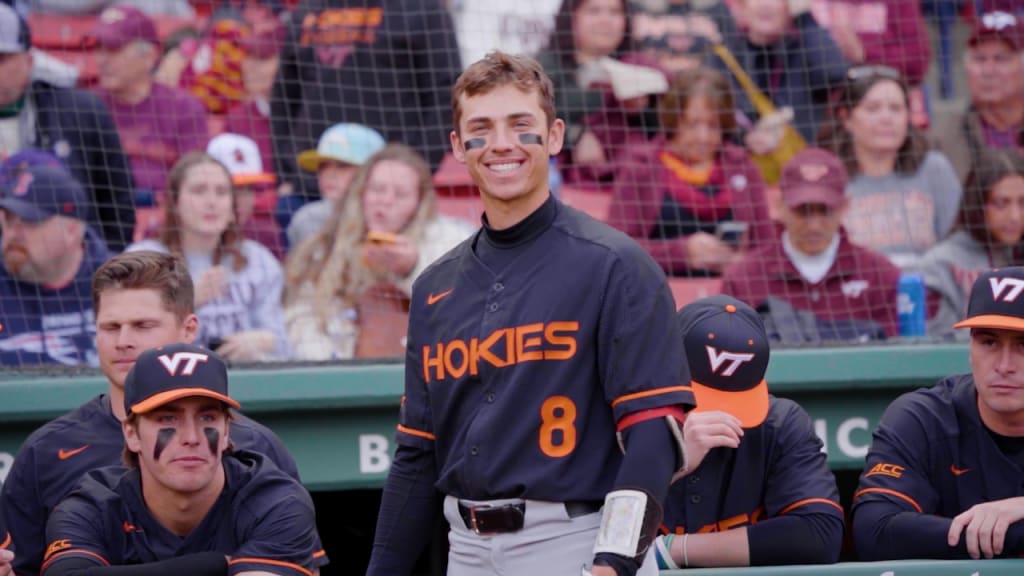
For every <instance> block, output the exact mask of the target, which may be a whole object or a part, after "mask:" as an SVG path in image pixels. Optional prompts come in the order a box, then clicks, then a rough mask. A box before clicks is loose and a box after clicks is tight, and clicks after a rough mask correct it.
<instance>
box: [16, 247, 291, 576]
mask: <svg viewBox="0 0 1024 576" xmlns="http://www.w3.org/2000/svg"><path fill="white" fill-rule="evenodd" d="M93 300H94V309H95V311H96V349H97V352H98V353H99V358H100V367H101V369H102V370H103V373H104V375H105V376H106V377H107V380H108V381H109V382H110V386H109V388H108V389H107V393H106V394H102V395H100V396H97V397H96V398H94V399H92V400H90V401H89V402H86V403H85V404H83V405H82V406H80V407H78V408H76V409H75V410H73V411H71V412H69V413H67V414H65V415H63V416H61V417H59V418H57V419H56V420H52V421H51V422H49V423H47V424H46V425H44V426H43V427H41V428H39V429H38V430H36V431H35V432H33V433H32V434H31V435H30V436H29V437H28V439H27V440H25V442H24V443H23V444H22V446H21V448H20V449H19V450H18V453H17V455H16V456H15V459H14V465H13V466H12V468H11V472H10V474H8V476H7V480H6V482H4V485H3V490H2V492H0V515H2V517H3V520H4V522H5V523H6V524H7V528H8V530H9V531H10V534H11V536H12V538H13V540H14V542H16V543H17V547H16V550H15V552H16V556H15V558H14V564H13V565H14V570H15V573H16V574H17V575H18V576H38V574H39V568H40V565H41V564H42V560H43V552H44V551H45V549H46V542H45V534H44V530H45V528H46V519H47V517H48V516H49V515H50V513H51V512H52V511H53V508H54V506H56V505H57V502H59V501H60V500H61V499H62V498H63V497H64V496H65V495H66V494H67V493H68V492H69V491H70V490H71V488H72V487H74V486H75V484H77V483H78V481H79V480H80V479H81V478H82V475H83V474H85V473H86V472H88V471H90V470H93V469H96V468H101V467H104V466H113V465H117V464H119V463H120V462H121V453H122V450H123V449H124V438H123V436H122V433H121V421H122V420H124V417H125V412H124V408H123V401H122V399H123V397H124V380H125V376H126V375H127V374H128V371H129V370H130V369H131V367H132V366H133V365H134V363H135V358H136V357H137V356H138V355H139V354H140V353H141V352H142V351H143V350H146V349H148V348H155V347H157V346H164V345H167V344H173V343H176V342H191V341H192V340H193V339H194V338H195V336H196V334H197V333H198V329H199V321H198V319H197V318H196V316H195V314H193V313H192V312H193V306H194V288H193V284H192V278H191V276H189V273H188V269H187V267H186V265H185V263H184V261H182V260H181V259H180V258H178V257H175V256H171V255H167V254H160V253H157V252H142V251H140V252H131V253H127V254H121V255H118V256H114V257H113V258H111V259H110V260H108V261H107V262H106V263H104V264H103V266H101V267H100V268H99V269H98V270H97V271H96V274H95V275H94V276H93ZM231 440H232V442H233V443H234V445H235V446H236V447H237V448H239V449H245V450H250V451H253V452H259V453H261V454H264V455H266V456H267V457H269V458H270V459H271V460H273V461H274V463H275V464H277V466H278V467H279V468H281V469H282V470H284V471H285V472H287V473H289V474H291V475H292V476H294V477H295V478H298V470H297V469H296V467H295V461H294V460H293V459H292V457H291V455H290V454H288V451H287V449H286V448H285V447H284V445H283V444H282V443H281V441H280V440H279V439H278V438H277V436H276V435H274V433H273V432H271V431H270V430H269V429H267V428H266V427H264V426H262V425H260V424H258V423H257V422H254V421H253V420H250V419H248V418H246V417H244V416H242V415H240V414H236V415H235V419H234V421H233V422H232V426H231ZM0 576H2V573H0Z"/></svg>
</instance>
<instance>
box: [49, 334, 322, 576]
mask: <svg viewBox="0 0 1024 576" xmlns="http://www.w3.org/2000/svg"><path fill="white" fill-rule="evenodd" d="M238 407H239V405H238V402H236V401H235V400H234V399H232V398H231V397H230V396H229V395H228V373H227V366H226V365H225V364H224V362H223V361H222V360H221V359H220V358H218V357H217V356H216V355H214V354H213V353H212V352H210V351H209V350H207V349H205V348H202V347H199V346H195V345H192V344H172V345H170V346H164V347H162V348H156V349H152V350H147V351H145V352H143V353H142V354H141V355H140V356H139V357H138V359H137V360H136V361H135V366H134V367H133V368H132V369H131V371H130V372H129V373H128V377H127V379H126V381H125V393H124V409H125V413H126V414H127V417H126V418H125V420H124V422H123V423H122V430H123V433H124V442H125V450H124V460H125V463H126V464H127V465H128V468H127V469H126V468H124V467H121V466H115V467H109V468H101V469H98V470H93V471H91V472H89V473H87V474H86V475H85V477H84V478H83V479H82V481H81V482H80V483H79V485H78V487H77V488H75V489H74V490H73V491H72V492H71V493H70V494H69V495H68V497H67V498H65V499H64V500H63V501H61V503H60V504H59V505H58V506H57V508H56V509H55V510H54V511H53V513H52V514H51V515H50V519H49V521H48V522H47V526H46V536H47V543H48V546H47V550H46V555H45V557H44V560H43V567H42V573H43V574H44V575H47V576H178V575H180V574H190V575H194V576H223V575H225V574H227V575H231V576H266V575H281V576H312V575H313V574H315V573H317V572H318V571H319V566H321V565H322V564H323V563H324V560H323V551H322V550H320V549H319V542H318V537H317V534H316V517H315V516H316V515H315V512H314V509H313V501H312V499H311V498H310V496H309V493H308V492H306V489H305V488H303V487H302V485H301V484H299V482H298V481H297V480H295V479H294V478H292V477H291V476H289V475H287V474H285V473H284V472H282V471H281V470H280V469H278V468H277V467H276V466H274V464H273V463H272V462H271V461H270V460H268V459H267V458H266V457H264V456H263V455H261V454H258V453H256V452H245V451H238V452H234V451H233V448H232V446H231V441H230V432H229V431H230V424H231V419H232V417H231V412H230V408H236V409H237V408H238Z"/></svg>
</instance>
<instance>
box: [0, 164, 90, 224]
mask: <svg viewBox="0 0 1024 576" xmlns="http://www.w3.org/2000/svg"><path fill="white" fill-rule="evenodd" d="M12 158H13V157H12ZM11 162H13V160H11ZM19 162H20V160H19ZM4 166H5V167H8V165H7V164H6V163H5V165H4ZM90 204H91V203H90V202H89V197H88V196H87V195H86V193H85V189H84V188H82V185H81V184H79V183H78V181H77V180H75V178H74V177H73V176H72V175H71V173H70V172H68V171H67V169H65V168H64V167H63V166H52V165H48V164H45V163H38V164H28V165H25V166H24V167H23V168H15V169H13V170H7V169H6V168H4V169H3V181H2V182H0V210H6V211H8V212H11V213H12V214H14V215H16V216H17V217H18V218H21V219H22V220H25V221H26V222H42V221H43V220H47V219H49V218H51V217H53V216H67V217H69V218H77V219H78V220H82V221H87V220H88V218H87V214H86V210H88V209H89V206H90Z"/></svg>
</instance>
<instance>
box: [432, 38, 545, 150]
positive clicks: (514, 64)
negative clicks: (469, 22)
mask: <svg viewBox="0 0 1024 576" xmlns="http://www.w3.org/2000/svg"><path fill="white" fill-rule="evenodd" d="M509 84H511V85H513V86H515V87H516V88H518V89H519V90H521V91H523V92H525V93H527V94H530V93H533V92H536V93H537V96H538V97H539V98H540V108H541V110H543V111H544V115H545V116H547V121H548V127H549V128H550V127H551V125H552V124H553V123H554V122H555V89H554V87H553V86H552V84H551V78H548V75H547V74H546V73H545V72H544V68H543V67H541V65H540V64H539V63H537V61H536V60H534V59H533V58H530V57H529V56H513V55H511V54H506V53H504V52H501V51H500V50H495V51H493V52H490V53H488V54H487V56H484V57H483V58H482V59H480V60H477V61H476V62H474V63H473V64H471V65H470V66H469V68H466V70H465V71H464V72H463V73H462V74H461V75H460V76H459V79H458V80H456V81H455V86H454V87H452V119H453V121H454V122H455V133H456V134H458V133H459V121H460V120H461V119H462V105H461V103H460V102H459V99H460V98H461V97H462V96H463V95H465V96H466V97H467V98H472V97H474V96H479V95H481V94H487V93H489V92H492V91H494V90H496V89H498V88H501V87H502V86H507V85H509Z"/></svg>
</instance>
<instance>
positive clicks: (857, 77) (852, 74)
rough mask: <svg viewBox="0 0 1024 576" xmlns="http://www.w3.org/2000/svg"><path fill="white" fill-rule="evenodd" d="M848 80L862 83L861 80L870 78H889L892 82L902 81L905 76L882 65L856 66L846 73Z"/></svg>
mask: <svg viewBox="0 0 1024 576" xmlns="http://www.w3.org/2000/svg"><path fill="white" fill-rule="evenodd" d="M846 78H847V80H850V81H851V82H860V81H861V80H867V79H869V78H889V79H890V80H896V81H902V80H903V76H902V75H901V74H900V71H899V70H897V69H895V68H893V67H891V66H885V65H882V64H872V65H866V66H854V67H853V68H850V69H849V70H847V71H846Z"/></svg>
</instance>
